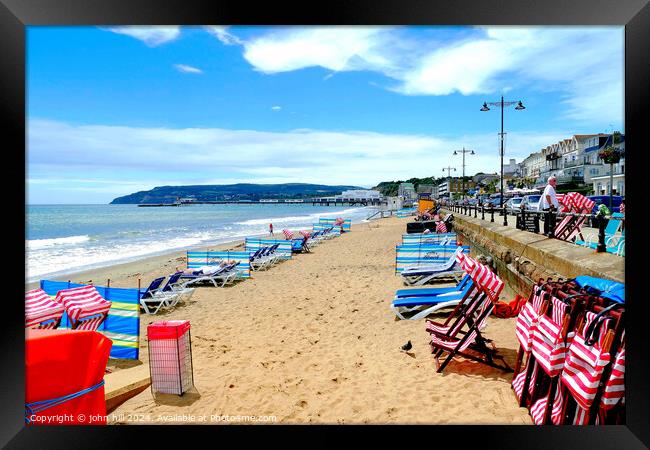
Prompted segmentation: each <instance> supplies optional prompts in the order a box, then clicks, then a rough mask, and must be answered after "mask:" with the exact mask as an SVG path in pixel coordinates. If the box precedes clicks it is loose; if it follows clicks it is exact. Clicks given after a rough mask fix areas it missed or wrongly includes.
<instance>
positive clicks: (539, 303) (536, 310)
mask: <svg viewBox="0 0 650 450" xmlns="http://www.w3.org/2000/svg"><path fill="white" fill-rule="evenodd" d="M547 294H548V293H547V292H546V291H544V287H543V285H535V286H533V291H532V293H531V298H530V301H529V302H526V304H525V305H524V307H523V309H522V310H521V312H520V313H519V315H518V316H517V323H516V326H515V334H516V336H517V340H518V341H519V352H518V353H517V363H516V366H515V372H514V375H513V378H512V388H513V390H514V392H515V396H516V397H517V400H519V401H521V393H522V392H523V389H524V383H525V380H526V372H527V370H526V365H524V366H523V368H521V370H520V365H521V362H522V361H523V359H524V358H525V359H526V364H528V363H529V361H530V352H531V350H532V341H533V333H534V332H535V330H536V329H537V323H538V322H539V319H540V317H541V316H542V315H544V312H545V310H546V301H547V299H546V297H547ZM533 387H534V384H533V383H529V386H528V389H529V390H528V393H529V394H530V395H532V394H533Z"/></svg>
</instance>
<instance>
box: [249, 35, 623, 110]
mask: <svg viewBox="0 0 650 450" xmlns="http://www.w3.org/2000/svg"><path fill="white" fill-rule="evenodd" d="M405 30H406V31H407V32H405ZM408 31H409V30H408V29H405V28H392V27H289V28H281V29H278V30H274V31H272V32H269V33H266V34H264V35H261V36H258V37H256V38H253V39H250V40H248V41H247V42H242V45H243V46H244V53H243V56H244V58H245V59H246V60H247V61H248V62H249V63H250V64H251V65H252V66H253V67H254V68H255V69H256V70H258V71H261V72H264V73H269V74H273V73H279V72H287V71H292V70H299V69H303V68H307V67H323V68H325V69H328V70H331V71H333V72H332V73H331V74H328V75H326V76H325V77H324V80H327V79H329V78H330V77H331V76H332V75H333V74H334V73H336V72H342V71H351V70H369V71H375V72H379V73H382V74H384V75H386V76H387V77H389V78H390V79H392V80H394V81H395V83H394V84H393V85H392V86H387V87H386V88H387V89H390V90H392V91H394V92H398V93H401V94H403V95H449V94H453V93H460V94H462V95H478V94H490V93H495V92H508V91H512V90H518V91H526V90H529V91H534V92H540V91H541V92H549V91H554V92H557V93H560V94H561V96H562V97H563V99H564V100H563V103H564V106H565V107H566V108H565V110H564V113H563V114H562V117H560V118H562V119H567V118H568V119H574V120H578V121H582V122H585V123H588V122H594V121H595V122H598V123H609V122H622V120H623V44H624V39H623V37H624V35H623V27H548V26H547V27H525V28H524V27H489V28H476V29H473V31H472V32H471V33H466V34H464V35H463V36H462V37H461V38H456V39H453V40H447V41H439V40H436V41H434V40H429V39H424V38H422V37H421V36H419V35H417V34H414V33H409V32H408ZM371 83H373V82H371Z"/></svg>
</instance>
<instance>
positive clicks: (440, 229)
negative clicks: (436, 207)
mask: <svg viewBox="0 0 650 450" xmlns="http://www.w3.org/2000/svg"><path fill="white" fill-rule="evenodd" d="M446 232H447V225H445V222H443V221H442V220H439V221H438V223H436V233H446Z"/></svg>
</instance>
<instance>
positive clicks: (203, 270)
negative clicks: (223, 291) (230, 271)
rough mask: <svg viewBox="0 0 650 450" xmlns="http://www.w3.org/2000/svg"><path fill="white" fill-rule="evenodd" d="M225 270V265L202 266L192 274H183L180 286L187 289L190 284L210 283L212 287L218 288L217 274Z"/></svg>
mask: <svg viewBox="0 0 650 450" xmlns="http://www.w3.org/2000/svg"><path fill="white" fill-rule="evenodd" d="M225 270H226V265H221V266H203V267H200V268H199V269H197V270H194V271H193V272H192V274H187V273H183V274H182V275H181V276H180V278H181V280H184V282H183V284H182V286H183V287H187V286H189V285H192V284H201V283H212V284H213V285H214V287H219V283H218V281H219V280H220V278H218V277H219V274H221V273H222V272H224V271H225Z"/></svg>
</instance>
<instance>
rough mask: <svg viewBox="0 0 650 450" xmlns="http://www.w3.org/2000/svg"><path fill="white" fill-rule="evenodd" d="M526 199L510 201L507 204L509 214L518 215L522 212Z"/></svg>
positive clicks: (515, 198)
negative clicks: (523, 202) (522, 204)
mask: <svg viewBox="0 0 650 450" xmlns="http://www.w3.org/2000/svg"><path fill="white" fill-rule="evenodd" d="M523 199H524V198H523V197H513V198H511V199H510V200H508V201H507V202H506V204H505V206H506V211H507V212H508V214H517V213H519V211H521V202H522V200H523Z"/></svg>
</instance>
